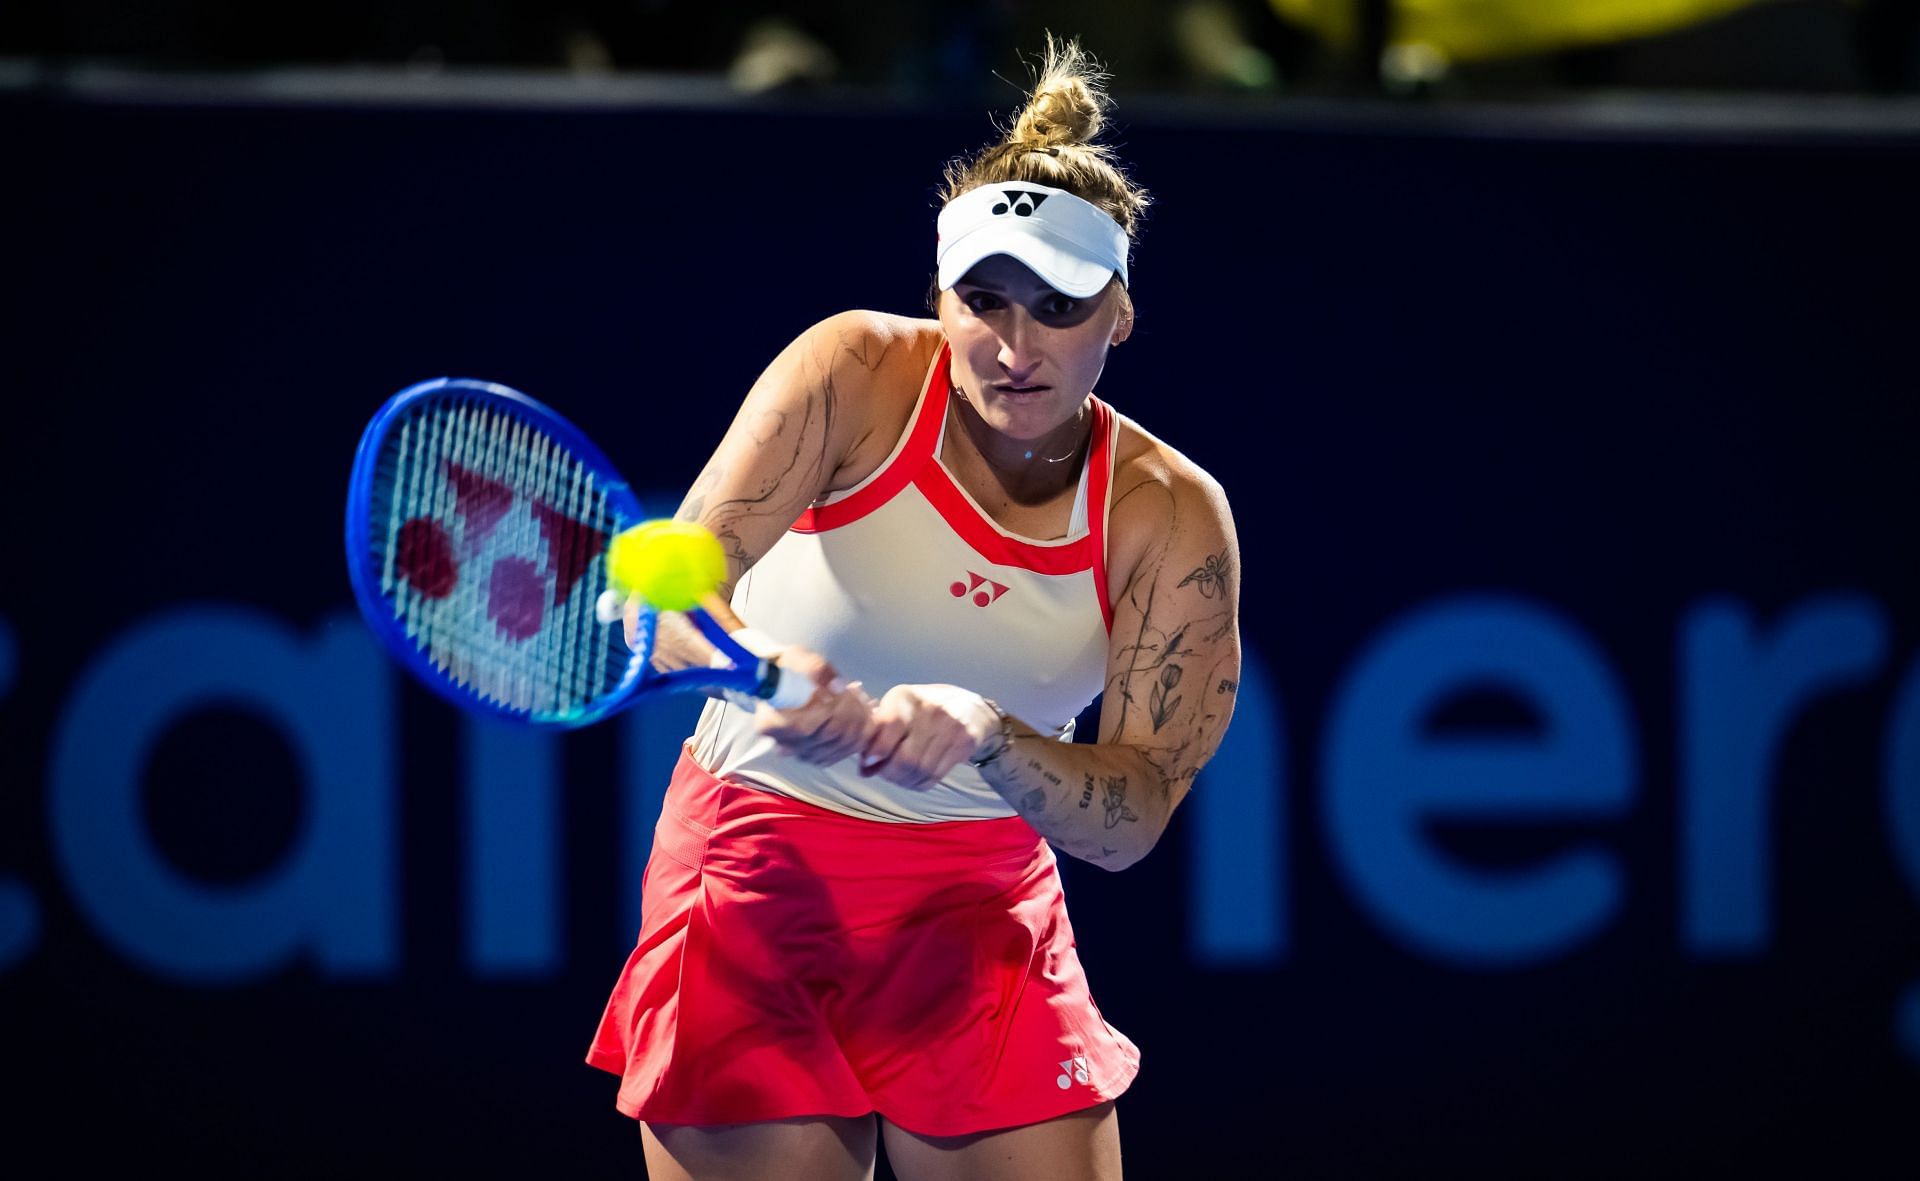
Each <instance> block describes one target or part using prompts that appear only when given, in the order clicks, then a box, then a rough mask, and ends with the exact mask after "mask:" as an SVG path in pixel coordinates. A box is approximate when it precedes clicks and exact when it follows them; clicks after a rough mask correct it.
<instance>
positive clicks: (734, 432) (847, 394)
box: [654, 312, 926, 763]
mask: <svg viewBox="0 0 1920 1181" xmlns="http://www.w3.org/2000/svg"><path fill="white" fill-rule="evenodd" d="M915 329H916V322H913V321H905V320H901V319H899V318H897V317H891V316H885V315H881V314H879V313H875V312H843V313H841V314H839V315H837V316H832V317H830V318H828V319H826V320H823V321H821V322H820V323H818V324H816V325H814V326H813V327H812V328H809V329H808V330H807V331H805V332H804V333H802V334H801V335H800V336H799V337H798V338H797V339H795V340H794V342H793V343H792V344H790V345H788V346H787V347H786V348H785V349H784V350H782V351H781V353H780V355H779V356H777V357H775V358H774V360H773V362H772V364H770V365H768V366H767V368H766V371H765V372H764V373H762V374H761V375H760V378H759V380H757V381H755V382H754V384H753V388H752V389H751V390H749V391H748V393H747V396H746V399H745V401H743V402H742V403H741V406H740V410H739V412H738V413H737V414H735V415H734V419H733V424H732V425H731V426H730V427H728V428H727V432H726V434H725V436H724V437H723V438H722V439H721V440H720V444H719V446H718V447H716V448H715V449H714V452H713V455H712V456H711V457H710V458H709V459H708V460H707V463H706V466H705V468H703V469H702V471H701V473H700V476H699V478H698V479H697V480H695V481H694V483H693V487H692V488H691V489H689V490H688V492H687V496H686V499H685V500H684V501H682V502H681V505H680V511H679V512H678V513H676V514H675V517H676V519H678V520H682V521H695V522H698V523H700V524H701V525H704V526H706V528H707V529H708V530H709V531H710V532H712V533H713V535H714V536H715V537H717V538H719V539H720V544H721V547H722V548H723V549H724V550H725V552H726V557H727V576H726V581H725V582H724V583H723V584H722V585H721V587H720V588H719V591H718V596H719V598H720V599H721V600H722V602H723V603H726V602H730V601H731V599H732V595H733V588H734V587H735V586H736V585H738V584H739V581H740V579H741V578H742V577H744V576H745V575H746V573H747V571H748V570H751V569H752V568H753V566H754V564H755V563H757V562H758V561H759V560H760V559H761V557H762V556H764V555H765V554H766V552H767V551H768V550H769V549H771V548H773V544H774V543H775V542H776V541H778V540H779V539H780V537H781V535H782V534H784V533H785V532H786V531H787V530H788V528H790V527H791V526H792V525H793V523H794V521H795V520H797V519H798V518H799V516H800V514H801V513H802V512H805V511H806V510H807V508H808V507H809V506H811V505H812V504H813V503H814V501H816V500H818V499H819V498H820V497H821V496H823V495H825V494H826V493H828V492H830V491H833V490H835V489H839V488H847V487H851V486H853V485H854V484H857V483H859V482H860V480H862V479H864V478H865V477H866V476H867V475H868V474H869V473H870V472H871V471H872V470H873V468H874V467H876V466H878V464H879V463H880V462H881V461H882V460H883V459H884V458H885V457H886V455H887V454H888V453H889V452H890V451H891V449H892V445H893V442H894V440H895V439H896V438H898V436H899V434H900V432H901V431H902V430H903V429H904V428H905V424H906V416H907V415H908V414H910V413H911V406H912V394H913V392H915V391H916V390H917V389H918V381H919V378H920V376H921V374H920V373H918V372H915V371H914V370H913V369H912V368H911V367H912V366H914V365H916V364H917V365H918V366H919V368H920V369H924V368H925V364H926V362H925V360H924V359H923V358H920V357H919V354H920V353H921V352H923V351H924V350H923V347H919V346H923V345H924V343H925V342H924V341H922V340H920V337H922V336H923V335H924V328H922V329H920V330H919V331H916V330H915ZM908 374H911V376H907V375H908ZM903 377H905V379H906V384H905V386H904V387H902V385H901V382H902V379H903ZM903 388H904V391H905V394H906V401H904V402H903V401H902V400H901V392H902V389H903ZM712 613H713V615H714V618H715V620H716V622H718V623H719V624H720V625H721V626H722V627H724V628H726V629H727V630H728V631H738V630H739V629H740V628H741V627H742V626H746V625H750V624H751V623H752V621H751V620H741V619H740V618H739V617H738V616H736V615H734V613H733V611H732V610H731V609H730V608H722V607H720V606H718V605H716V606H715V608H714V610H713V612H712ZM770 638H771V639H772V640H773V641H774V642H775V643H776V644H777V643H779V641H780V637H777V636H776V637H770ZM748 646H749V647H752V646H753V645H752V644H749V645H748ZM710 651H711V649H710V648H709V647H708V646H707V645H706V642H705V640H704V639H703V638H702V637H700V636H699V634H698V632H697V631H696V630H695V629H694V628H693V626H692V625H691V624H690V623H688V622H686V621H685V620H684V619H682V618H680V617H677V616H663V617H662V627H661V630H660V633H659V636H658V640H657V644H656V648H655V653H654V663H655V664H656V665H657V666H659V667H662V668H673V667H681V666H685V665H688V664H693V663H705V661H706V657H707V654H708V653H709V652H710ZM769 654H770V653H766V652H762V653H761V655H769ZM779 655H780V662H781V664H782V666H783V667H784V668H786V669H788V670H790V672H793V673H798V674H800V675H802V676H805V677H807V678H808V679H809V680H810V681H812V682H813V684H814V685H816V686H817V689H816V692H815V695H814V698H813V700H811V701H809V702H808V703H807V704H805V705H803V706H800V707H798V708H796V709H791V710H786V711H774V710H772V709H770V708H768V707H766V706H762V707H761V709H760V713H759V715H758V716H757V719H756V724H757V725H758V726H759V728H760V729H761V730H762V731H763V732H764V733H767V734H769V735H771V736H772V737H773V738H775V739H776V740H778V741H780V742H781V744H782V745H783V746H784V747H785V748H786V749H787V750H788V751H789V753H792V754H794V755H797V756H798V757H800V758H803V759H807V760H808V761H811V762H817V763H831V762H836V761H838V760H839V759H841V758H844V757H846V755H848V754H850V753H852V752H853V751H854V750H856V749H858V748H859V747H860V746H861V745H862V744H864V742H865V740H866V736H867V733H868V730H869V729H870V728H871V724H872V723H871V718H870V713H871V706H872V701H871V700H870V699H869V698H868V697H867V696H866V694H865V693H864V692H862V691H861V690H860V688H859V686H857V685H855V686H844V685H842V684H840V683H839V674H838V672H837V670H835V669H834V667H833V666H832V665H831V664H830V663H829V662H828V661H827V660H826V659H825V658H824V657H823V656H821V655H820V654H818V653H815V652H810V651H807V650H805V649H801V648H794V647H786V648H781V649H779Z"/></svg>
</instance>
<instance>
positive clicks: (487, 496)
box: [371, 401, 630, 718]
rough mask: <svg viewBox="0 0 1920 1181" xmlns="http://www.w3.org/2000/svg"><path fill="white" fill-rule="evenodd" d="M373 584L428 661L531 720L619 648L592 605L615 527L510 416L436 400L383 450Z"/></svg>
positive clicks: (575, 464)
mask: <svg viewBox="0 0 1920 1181" xmlns="http://www.w3.org/2000/svg"><path fill="white" fill-rule="evenodd" d="M380 463H381V473H380V478H379V480H378V482H377V483H378V486H379V487H380V488H381V489H383V490H384V494H383V495H376V497H375V499H374V503H373V505H372V513H371V515H372V517H373V520H372V521H371V524H372V526H373V528H372V533H373V544H374V546H375V548H376V563H377V567H378V569H379V570H380V571H381V576H380V588H381V593H382V596H383V597H384V599H385V600H386V602H387V604H388V605H389V608H390V609H391V611H392V612H393V618H394V620H395V621H396V622H397V623H398V624H400V625H401V627H402V629H403V630H404V632H405V634H406V635H407V637H408V638H409V640H411V641H412V642H413V643H414V644H415V645H416V646H417V649H418V651H419V652H420V653H421V655H422V656H423V657H425V659H426V660H427V661H428V662H429V663H431V664H432V665H433V667H434V668H435V669H437V670H439V671H440V672H442V673H443V674H444V675H446V676H448V677H450V678H451V679H452V680H454V681H455V682H456V683H457V684H460V685H462V686H464V687H466V688H467V689H468V690H470V691H472V692H474V693H475V694H476V695H478V696H480V697H482V698H483V699H485V700H488V701H492V702H495V703H497V704H500V705H503V706H505V707H506V708H508V709H512V710H517V711H525V712H527V713H529V714H531V715H534V716H536V717H540V716H546V717H553V718H564V717H567V716H577V715H579V714H581V713H583V712H584V711H585V710H586V709H587V708H588V707H590V706H591V705H592V704H593V702H595V701H596V700H597V699H599V698H601V697H604V696H606V695H608V694H610V693H611V692H613V691H614V690H615V689H616V688H618V687H619V685H620V684H621V682H622V680H623V679H624V677H625V676H626V675H627V673H628V668H629V664H630V658H628V657H627V656H626V655H625V654H624V648H625V644H624V640H623V638H622V636H621V634H620V631H619V629H617V628H607V627H605V626H604V625H602V624H600V623H599V622H598V620H597V619H596V618H595V616H594V610H593V606H594V599H595V598H596V597H597V594H598V590H599V588H600V586H601V585H602V584H603V583H604V582H605V580H606V575H605V549H606V543H607V541H608V539H610V538H611V537H612V535H613V534H614V533H615V532H616V531H617V529H618V522H617V521H616V520H615V519H614V514H613V513H612V512H611V511H610V508H609V498H608V495H607V491H606V489H605V488H604V487H603V486H602V484H601V481H600V479H599V478H598V477H597V475H596V474H595V472H594V470H593V469H592V468H591V467H589V466H588V465H587V464H585V463H583V462H582V461H581V460H580V459H578V458H577V457H575V456H574V455H573V454H572V453H571V452H570V451H569V450H568V449H567V448H566V447H565V446H564V445H562V444H560V443H559V442H557V441H556V440H554V439H553V438H551V437H550V436H549V435H547V434H546V433H545V432H544V431H541V430H539V429H536V428H535V427H533V426H532V425H530V424H528V423H527V422H525V421H524V420H522V419H520V418H518V417H517V416H514V415H511V414H503V413H499V412H498V411H495V410H492V409H488V408H481V407H476V406H472V405H470V404H468V403H466V402H464V401H461V402H456V403H454V404H452V405H449V404H447V403H446V402H437V403H434V404H431V405H429V406H428V407H426V408H425V409H424V410H423V411H422V412H420V413H418V414H417V415H415V416H412V417H410V418H409V419H408V420H407V421H405V422H403V423H401V424H400V425H399V426H398V427H397V429H395V430H394V431H392V432H391V433H390V434H389V436H388V444H387V446H386V447H385V448H384V449H383V454H382V456H381V460H380Z"/></svg>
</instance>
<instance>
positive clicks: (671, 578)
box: [607, 520, 727, 611]
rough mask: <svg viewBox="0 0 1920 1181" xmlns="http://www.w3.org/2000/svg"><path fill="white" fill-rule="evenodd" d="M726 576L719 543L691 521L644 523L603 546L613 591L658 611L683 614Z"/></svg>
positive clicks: (709, 592) (620, 534)
mask: <svg viewBox="0 0 1920 1181" xmlns="http://www.w3.org/2000/svg"><path fill="white" fill-rule="evenodd" d="M726 576H727V555H726V552H725V551H724V550H722V549H721V548H720V539H719V538H717V537H715V536H714V535H713V534H711V533H709V532H707V530H706V529H705V528H704V527H702V526H700V525H696V524H694V523H693V522H691V521H667V520H660V521H643V522H641V523H640V524H638V525H635V526H634V527H633V528H631V529H628V530H625V531H624V532H622V533H619V534H617V535H616V536H615V537H614V539H613V543H612V544H611V545H609V546H608V547H607V578H608V580H609V581H610V582H612V583H613V586H614V589H616V590H618V591H621V592H622V593H625V594H629V595H639V596H640V597H641V598H643V599H645V600H646V601H647V602H649V603H651V604H653V605H654V607H656V608H658V609H659V610H661V611H685V610H687V609H688V608H691V607H694V606H696V605H698V604H699V602H700V600H701V599H702V598H705V597H706V596H707V595H710V594H712V593H713V592H714V590H715V589H716V588H717V587H719V585H720V582H721V580H722V579H724V578H726Z"/></svg>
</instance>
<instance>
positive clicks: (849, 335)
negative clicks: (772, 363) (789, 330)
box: [801, 308, 941, 396]
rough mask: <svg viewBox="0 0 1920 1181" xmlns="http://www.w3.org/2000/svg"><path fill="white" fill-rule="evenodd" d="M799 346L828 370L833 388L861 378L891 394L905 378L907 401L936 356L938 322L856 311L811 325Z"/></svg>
mask: <svg viewBox="0 0 1920 1181" xmlns="http://www.w3.org/2000/svg"><path fill="white" fill-rule="evenodd" d="M801 340H802V341H804V342H805V343H806V344H807V346H808V347H809V349H810V351H812V352H813V353H814V355H815V356H816V357H817V358H819V359H820V360H821V361H822V362H824V363H826V364H827V365H830V366H831V370H830V371H831V373H832V374H833V378H834V380H835V382H836V383H839V384H844V383H849V382H852V383H861V382H862V381H863V380H864V378H863V376H862V375H863V374H864V375H866V377H868V378H872V379H877V382H876V384H877V385H879V386H881V387H883V388H887V389H892V388H895V387H897V385H898V380H899V378H900V377H901V376H902V375H903V374H905V375H911V377H912V378H913V388H912V390H910V391H909V394H910V396H917V395H918V393H919V380H920V378H921V377H922V376H923V375H924V374H925V373H926V370H927V367H928V366H930V365H932V364H933V358H934V356H935V355H936V354H937V353H938V352H939V351H940V344H941V334H940V322H939V321H937V320H927V319H919V318H915V317H912V316H900V315H895V314H893V313H891V312H876V311H870V310H867V309H864V308H856V309H854V310H851V311H845V312H836V313H835V314H833V315H831V316H828V317H827V318H826V319H824V320H821V321H820V322H818V323H816V324H814V325H813V326H812V327H810V328H808V329H807V330H806V332H804V333H803V334H802V335H801Z"/></svg>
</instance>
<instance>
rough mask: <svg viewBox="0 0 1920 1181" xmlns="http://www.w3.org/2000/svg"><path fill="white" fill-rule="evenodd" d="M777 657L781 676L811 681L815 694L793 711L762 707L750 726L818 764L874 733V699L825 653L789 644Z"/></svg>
mask: <svg viewBox="0 0 1920 1181" xmlns="http://www.w3.org/2000/svg"><path fill="white" fill-rule="evenodd" d="M776 655H777V657H778V659H779V662H780V668H781V670H782V672H783V674H784V675H786V676H798V677H803V678H805V679H806V680H808V681H810V682H812V684H813V686H814V689H813V696H812V697H811V698H809V699H808V700H807V702H806V703H805V704H804V705H798V706H795V707H794V708H792V709H784V710H782V709H775V708H773V707H772V706H770V705H762V706H760V708H759V709H758V710H756V711H755V712H754V715H753V728H754V729H755V730H758V731H759V732H760V733H762V734H765V735H766V736H767V737H769V738H771V739H773V740H774V741H775V742H778V743H779V744H780V747H781V749H782V750H784V751H786V752H787V753H788V754H791V755H794V756H795V757H797V758H801V759H804V760H806V761H807V762H809V763H817V764H820V765H822V766H824V765H826V764H828V763H837V762H839V761H840V760H841V759H844V758H846V757H847V756H848V755H850V754H852V753H853V752H855V751H857V750H860V749H861V748H863V747H864V746H865V745H866V743H867V741H868V739H869V738H870V737H871V735H872V733H873V726H874V702H873V698H871V697H869V696H867V694H866V692H865V690H863V689H861V688H860V682H858V681H855V682H853V683H852V684H848V683H846V682H845V681H842V680H841V679H840V674H839V673H838V672H836V671H835V670H834V667H833V665H831V664H828V663H827V660H826V658H825V657H823V656H821V655H820V654H819V653H817V652H812V651H809V650H808V649H805V648H800V647H793V646H788V647H784V648H781V649H780V650H779V651H778V653H776Z"/></svg>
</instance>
